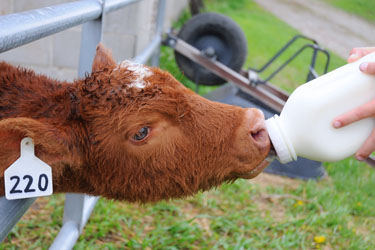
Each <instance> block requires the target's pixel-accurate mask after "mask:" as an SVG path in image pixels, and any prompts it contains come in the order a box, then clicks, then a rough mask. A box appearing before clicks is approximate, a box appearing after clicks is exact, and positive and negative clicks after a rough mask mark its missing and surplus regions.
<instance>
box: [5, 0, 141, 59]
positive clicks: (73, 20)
mask: <svg viewBox="0 0 375 250" xmlns="http://www.w3.org/2000/svg"><path fill="white" fill-rule="evenodd" d="M136 1H139V0H107V1H106V8H105V10H104V12H106V13H107V12H111V11H114V10H117V9H119V8H121V7H124V6H126V5H129V4H132V3H135V2H136ZM101 15H102V1H99V0H84V1H77V2H71V3H64V4H59V5H54V6H50V7H45V8H41V9H36V10H31V11H25V12H20V13H15V14H9V15H5V16H0V53H1V52H4V51H7V50H10V49H13V48H16V47H19V46H21V45H24V44H26V43H30V42H32V41H35V40H38V39H41V38H43V37H46V36H49V35H52V34H55V33H58V32H60V31H63V30H66V29H68V28H71V27H73V26H77V25H79V24H82V23H85V22H87V21H90V20H95V19H97V18H99V17H100V16H101Z"/></svg>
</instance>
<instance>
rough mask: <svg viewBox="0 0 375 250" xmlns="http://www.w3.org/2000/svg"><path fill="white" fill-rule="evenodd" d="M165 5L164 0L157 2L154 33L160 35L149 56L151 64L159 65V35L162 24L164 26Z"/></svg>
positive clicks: (161, 31) (161, 30)
mask: <svg viewBox="0 0 375 250" xmlns="http://www.w3.org/2000/svg"><path fill="white" fill-rule="evenodd" d="M165 6H166V0H159V2H158V15H157V19H156V32H155V35H156V36H158V37H160V41H159V46H157V47H156V48H155V49H154V54H153V55H152V57H151V62H150V64H151V66H154V67H155V66H159V62H160V43H161V36H162V33H163V26H164V16H165Z"/></svg>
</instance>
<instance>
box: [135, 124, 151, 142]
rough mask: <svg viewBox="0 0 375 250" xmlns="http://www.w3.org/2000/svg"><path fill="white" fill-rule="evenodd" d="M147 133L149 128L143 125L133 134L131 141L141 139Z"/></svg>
mask: <svg viewBox="0 0 375 250" xmlns="http://www.w3.org/2000/svg"><path fill="white" fill-rule="evenodd" d="M149 133H150V128H149V127H143V128H141V129H140V130H138V132H137V133H136V134H135V135H133V138H132V139H133V141H136V142H139V141H142V140H144V139H145V138H146V137H147V136H148V134H149Z"/></svg>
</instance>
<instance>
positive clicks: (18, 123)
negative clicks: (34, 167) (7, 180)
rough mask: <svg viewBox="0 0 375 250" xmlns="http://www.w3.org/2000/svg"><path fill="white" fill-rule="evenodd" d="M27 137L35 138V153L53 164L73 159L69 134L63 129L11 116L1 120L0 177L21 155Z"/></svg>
mask: <svg viewBox="0 0 375 250" xmlns="http://www.w3.org/2000/svg"><path fill="white" fill-rule="evenodd" d="M25 137H30V138H32V139H33V142H34V145H35V154H36V156H37V157H39V158H40V159H41V160H42V161H44V162H46V163H47V164H49V165H51V164H53V163H56V162H66V163H68V162H69V161H71V159H72V156H71V154H70V152H69V147H68V143H67V142H68V141H69V140H68V136H67V134H66V132H64V131H62V129H58V128H56V127H52V126H51V125H49V124H46V123H43V122H40V121H37V120H34V119H30V118H9V119H4V120H1V121H0V178H2V177H3V176H4V171H5V170H6V169H7V168H8V167H9V166H10V165H11V164H12V163H13V162H15V161H16V160H17V159H18V157H19V156H20V143H21V140H22V139H23V138H25Z"/></svg>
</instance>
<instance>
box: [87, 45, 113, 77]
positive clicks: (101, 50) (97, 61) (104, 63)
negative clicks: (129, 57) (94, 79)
mask: <svg viewBox="0 0 375 250" xmlns="http://www.w3.org/2000/svg"><path fill="white" fill-rule="evenodd" d="M111 66H116V62H115V60H114V59H113V57H112V53H111V51H110V50H109V49H107V48H106V47H104V45H103V44H102V43H99V45H98V46H97V47H96V54H95V57H94V62H93V63H92V71H93V72H94V71H98V70H103V69H104V68H107V67H111Z"/></svg>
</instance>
